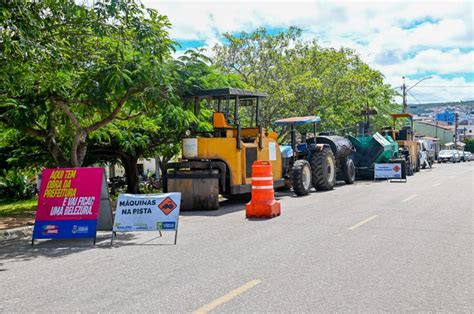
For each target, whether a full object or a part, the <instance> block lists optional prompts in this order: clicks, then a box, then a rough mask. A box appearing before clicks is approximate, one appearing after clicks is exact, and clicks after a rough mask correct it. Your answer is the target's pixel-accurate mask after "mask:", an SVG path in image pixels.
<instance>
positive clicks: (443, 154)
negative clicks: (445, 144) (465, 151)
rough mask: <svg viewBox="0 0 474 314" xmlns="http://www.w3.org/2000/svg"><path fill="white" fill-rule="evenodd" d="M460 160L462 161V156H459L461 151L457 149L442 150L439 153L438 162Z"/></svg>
mask: <svg viewBox="0 0 474 314" xmlns="http://www.w3.org/2000/svg"><path fill="white" fill-rule="evenodd" d="M448 161H450V162H453V163H456V162H460V161H461V156H459V153H458V151H457V150H447V149H445V150H442V151H440V152H439V154H438V162H439V163H443V162H448Z"/></svg>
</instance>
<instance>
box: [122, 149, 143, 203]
mask: <svg viewBox="0 0 474 314" xmlns="http://www.w3.org/2000/svg"><path fill="white" fill-rule="evenodd" d="M120 160H121V161H122V165H123V167H124V169H125V177H126V178H127V193H131V194H137V193H139V191H140V189H139V188H140V186H139V184H138V167H137V163H138V158H136V157H131V156H127V157H125V156H121V157H120Z"/></svg>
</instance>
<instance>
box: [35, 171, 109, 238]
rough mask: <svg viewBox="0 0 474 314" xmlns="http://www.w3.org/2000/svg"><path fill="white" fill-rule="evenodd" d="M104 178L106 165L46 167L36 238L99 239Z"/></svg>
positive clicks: (37, 213) (42, 182) (37, 212)
mask: <svg viewBox="0 0 474 314" xmlns="http://www.w3.org/2000/svg"><path fill="white" fill-rule="evenodd" d="M103 178H104V170H103V169H102V168H56V169H45V170H43V173H42V180H41V187H40V193H39V198H38V207H37V209H36V220H35V226H34V231H33V240H34V239H62V238H95V236H96V231H97V218H98V216H99V208H100V203H101V189H102V186H103V182H102V181H103Z"/></svg>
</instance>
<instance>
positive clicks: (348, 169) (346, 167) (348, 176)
mask: <svg viewBox="0 0 474 314" xmlns="http://www.w3.org/2000/svg"><path fill="white" fill-rule="evenodd" d="M342 175H343V176H344V182H346V184H352V183H354V181H355V175H356V174H355V165H354V161H353V160H352V159H350V158H346V159H344V163H343V164H342Z"/></svg>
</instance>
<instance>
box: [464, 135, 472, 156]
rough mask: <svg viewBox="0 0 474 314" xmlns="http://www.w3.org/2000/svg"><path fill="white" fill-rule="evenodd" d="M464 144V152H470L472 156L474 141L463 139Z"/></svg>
mask: <svg viewBox="0 0 474 314" xmlns="http://www.w3.org/2000/svg"><path fill="white" fill-rule="evenodd" d="M464 143H465V144H466V146H465V147H464V150H465V151H466V152H471V153H473V154H474V139H472V138H468V139H465V140H464Z"/></svg>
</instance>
